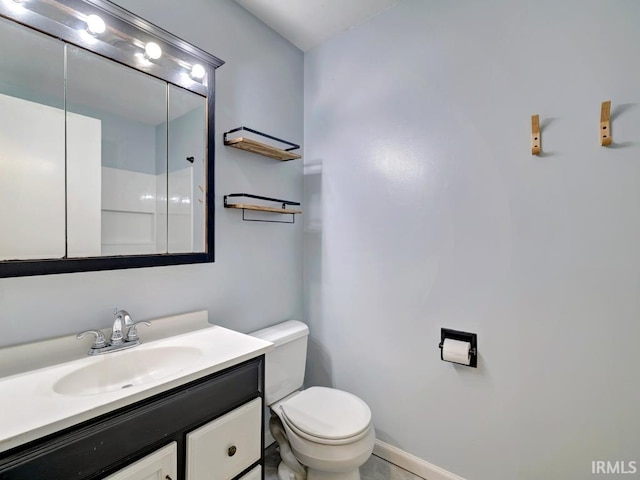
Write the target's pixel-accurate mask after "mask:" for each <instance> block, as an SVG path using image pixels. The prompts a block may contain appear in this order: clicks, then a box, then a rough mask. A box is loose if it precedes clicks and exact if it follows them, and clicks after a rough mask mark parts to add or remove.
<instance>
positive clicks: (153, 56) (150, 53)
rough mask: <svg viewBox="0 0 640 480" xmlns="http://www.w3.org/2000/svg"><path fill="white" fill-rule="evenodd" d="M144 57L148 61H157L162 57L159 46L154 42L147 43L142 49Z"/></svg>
mask: <svg viewBox="0 0 640 480" xmlns="http://www.w3.org/2000/svg"><path fill="white" fill-rule="evenodd" d="M144 56H145V57H147V58H148V59H150V60H157V59H159V58H160V57H161V56H162V49H161V48H160V45H158V44H157V43H155V42H149V43H147V44H146V45H145V47H144Z"/></svg>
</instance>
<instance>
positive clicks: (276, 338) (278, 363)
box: [249, 320, 309, 405]
mask: <svg viewBox="0 0 640 480" xmlns="http://www.w3.org/2000/svg"><path fill="white" fill-rule="evenodd" d="M249 335H251V336H253V337H258V338H261V339H263V340H267V341H269V342H272V343H273V344H275V347H276V348H275V349H274V350H272V351H270V352H268V353H267V354H266V356H265V379H264V382H265V402H266V404H267V405H271V404H273V403H275V402H277V401H278V400H281V399H283V398H284V397H286V396H287V395H289V394H290V393H293V392H295V391H296V390H299V389H300V388H302V383H303V381H304V369H305V366H306V363H307V337H308V336H309V327H307V326H306V325H305V324H304V323H302V322H299V321H297V320H289V321H287V322H283V323H279V324H277V325H274V326H272V327H268V328H264V329H262V330H258V331H257V332H253V333H250V334H249Z"/></svg>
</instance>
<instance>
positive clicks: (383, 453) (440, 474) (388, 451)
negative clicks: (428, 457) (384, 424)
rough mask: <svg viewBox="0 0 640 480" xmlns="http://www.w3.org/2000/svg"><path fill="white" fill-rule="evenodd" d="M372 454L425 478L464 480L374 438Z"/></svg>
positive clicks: (433, 479)
mask: <svg viewBox="0 0 640 480" xmlns="http://www.w3.org/2000/svg"><path fill="white" fill-rule="evenodd" d="M373 454H374V455H376V456H378V457H380V458H383V459H384V460H386V461H387V462H390V463H393V464H394V465H397V466H398V467H400V468H404V469H405V470H408V471H409V472H411V473H413V474H414V475H418V476H419V477H422V478H424V479H426V480H465V479H464V478H462V477H459V476H458V475H455V474H453V473H451V472H447V471H446V470H444V469H442V468H440V467H437V466H435V465H432V464H431V463H429V462H427V461H425V460H422V459H421V458H418V457H416V456H415V455H411V454H410V453H407V452H405V451H404V450H400V449H399V448H397V447H394V446H393V445H389V444H388V443H385V442H383V441H382V440H376V444H375V446H374V447H373Z"/></svg>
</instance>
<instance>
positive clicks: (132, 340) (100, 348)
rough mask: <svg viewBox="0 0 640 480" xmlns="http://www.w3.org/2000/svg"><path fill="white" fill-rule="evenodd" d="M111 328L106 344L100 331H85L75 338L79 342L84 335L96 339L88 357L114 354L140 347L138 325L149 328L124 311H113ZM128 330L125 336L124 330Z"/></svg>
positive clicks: (148, 324)
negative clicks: (117, 351)
mask: <svg viewBox="0 0 640 480" xmlns="http://www.w3.org/2000/svg"><path fill="white" fill-rule="evenodd" d="M113 315H114V316H115V318H114V319H113V326H112V327H111V339H110V340H109V342H107V339H106V338H105V336H104V333H102V332H101V331H100V330H87V331H86V332H82V333H79V334H78V335H76V338H77V339H78V340H79V339H81V338H82V337H84V336H85V335H88V334H90V335H94V336H95V337H96V338H95V340H94V341H93V345H91V349H90V350H89V352H88V353H89V355H101V354H103V353H109V352H115V351H116V350H124V349H125V348H131V347H135V346H136V345H140V337H139V336H138V325H140V324H141V323H142V324H144V325H146V326H147V327H150V326H151V324H150V323H149V322H136V323H134V322H133V320H132V319H131V315H129V312H127V311H126V310H118V309H117V308H115V309H114V311H113ZM127 327H128V328H129V330H127V333H126V335H125V333H124V329H126V328H127Z"/></svg>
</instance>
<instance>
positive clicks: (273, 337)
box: [249, 320, 309, 347]
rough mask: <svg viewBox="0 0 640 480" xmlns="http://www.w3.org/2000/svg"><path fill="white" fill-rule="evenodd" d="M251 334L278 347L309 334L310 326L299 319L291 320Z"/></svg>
mask: <svg viewBox="0 0 640 480" xmlns="http://www.w3.org/2000/svg"><path fill="white" fill-rule="evenodd" d="M249 335H251V336H252V337H257V338H260V339H262V340H266V341H268V342H271V343H273V344H275V346H276V347H277V346H278V345H283V344H285V343H287V342H291V341H293V340H296V339H298V338H301V337H304V336H306V335H309V327H307V326H306V325H305V324H304V323H302V322H300V321H298V320H289V321H286V322H282V323H278V324H277V325H273V326H272V327H267V328H263V329H262V330H258V331H256V332H253V333H250V334H249Z"/></svg>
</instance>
